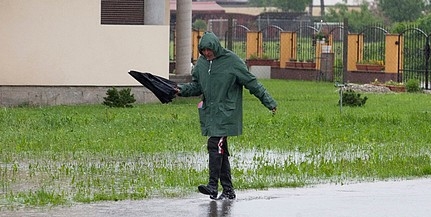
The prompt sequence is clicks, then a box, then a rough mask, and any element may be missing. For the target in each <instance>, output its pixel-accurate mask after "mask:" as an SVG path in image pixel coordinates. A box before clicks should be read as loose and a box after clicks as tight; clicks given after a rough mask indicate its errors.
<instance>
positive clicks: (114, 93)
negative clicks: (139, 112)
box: [103, 87, 136, 108]
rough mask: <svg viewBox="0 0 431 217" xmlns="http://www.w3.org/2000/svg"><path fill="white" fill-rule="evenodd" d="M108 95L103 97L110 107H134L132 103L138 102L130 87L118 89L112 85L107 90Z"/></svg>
mask: <svg viewBox="0 0 431 217" xmlns="http://www.w3.org/2000/svg"><path fill="white" fill-rule="evenodd" d="M106 95H107V96H106V97H103V99H104V100H105V101H103V104H104V105H106V106H109V107H119V108H126V107H127V108H130V107H133V105H132V103H134V102H136V99H135V96H134V95H133V94H131V89H130V88H124V89H121V90H120V91H118V89H117V88H115V87H112V88H110V89H108V90H107V91H106Z"/></svg>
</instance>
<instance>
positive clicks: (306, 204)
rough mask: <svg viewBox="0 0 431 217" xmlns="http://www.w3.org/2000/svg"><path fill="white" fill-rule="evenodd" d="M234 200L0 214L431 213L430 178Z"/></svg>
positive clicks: (303, 216)
mask: <svg viewBox="0 0 431 217" xmlns="http://www.w3.org/2000/svg"><path fill="white" fill-rule="evenodd" d="M237 197H238V198H237V199H236V200H234V201H211V200H210V199H209V198H208V197H207V196H205V195H201V194H197V193H196V194H193V195H191V196H189V197H187V198H182V199H151V200H139V201H119V202H103V203H94V204H82V205H75V206H72V207H56V208H53V209H50V210H37V209H29V210H25V211H24V210H20V211H13V212H12V211H5V212H3V211H2V212H1V213H0V216H34V217H36V216H37V217H39V216H56V217H66V216H67V217H78V216H79V217H82V216H92V217H135V216H136V217H137V216H155V217H181V216H184V217H185V216H187V217H190V216H191V217H194V216H199V217H201V216H203V217H220V216H224V217H261V216H271V217H281V216H283V217H284V216H295V217H326V216H327V217H359V216H360V217H362V216H364V217H365V216H366V217H372V216H379V217H381V216H390V217H398V216H399V217H414V216H420V217H425V216H431V178H428V179H415V180H403V181H385V182H383V181H379V182H372V183H357V184H348V185H334V184H325V185H317V186H313V187H306V188H296V189H295V188H287V189H269V190H259V191H255V190H252V191H240V192H237Z"/></svg>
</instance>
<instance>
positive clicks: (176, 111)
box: [0, 80, 431, 209]
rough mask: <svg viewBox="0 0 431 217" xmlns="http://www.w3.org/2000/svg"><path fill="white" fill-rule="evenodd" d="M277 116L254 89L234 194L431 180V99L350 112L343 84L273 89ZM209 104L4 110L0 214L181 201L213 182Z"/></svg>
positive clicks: (418, 97)
mask: <svg viewBox="0 0 431 217" xmlns="http://www.w3.org/2000/svg"><path fill="white" fill-rule="evenodd" d="M262 82H263V84H264V85H265V87H267V88H268V90H269V91H270V93H271V94H272V95H273V96H274V98H275V99H276V100H277V101H278V103H279V106H278V109H277V114H276V115H275V116H272V115H271V113H270V112H268V109H266V108H265V107H263V106H262V104H261V103H260V102H259V101H258V100H257V99H256V98H255V97H254V96H252V95H250V94H249V93H248V92H247V91H245V92H244V134H243V135H242V136H238V137H230V138H229V145H230V147H229V148H230V152H231V154H232V155H231V164H232V169H233V171H232V175H233V181H234V185H235V188H236V189H238V190H242V189H259V188H269V187H290V186H294V187H297V186H304V185H308V184H316V183H328V182H330V183H348V182H352V181H353V182H358V181H373V180H382V179H393V178H395V179H403V178H412V177H423V176H428V175H430V174H431V158H430V155H431V152H430V150H431V143H430V141H431V134H430V133H429V123H430V122H431V109H430V108H431V101H430V100H429V95H428V94H423V93H412V94H410V93H408V94H407V93H401V94H377V93H376V94H373V93H367V96H369V100H368V101H367V106H363V107H355V108H352V107H346V108H345V109H344V110H343V113H341V114H340V112H339V110H338V106H337V105H336V103H334V102H336V100H338V98H339V95H338V93H337V92H336V88H334V86H333V84H331V83H325V82H305V81H287V80H262ZM198 102H199V98H181V97H179V98H176V99H175V100H174V101H173V102H172V103H170V104H161V103H151V104H138V105H135V106H134V107H133V108H130V109H109V108H107V107H105V106H103V105H81V106H53V107H21V108H1V109H0V128H1V129H2V130H1V131H0V138H1V147H2V148H1V149H0V209H6V208H19V207H22V206H53V205H59V204H73V203H75V202H85V203H87V202H94V201H100V200H112V201H115V200H124V199H142V198H151V197H181V196H184V195H187V194H190V193H191V192H196V191H197V190H196V186H197V185H199V184H203V183H206V182H207V173H208V170H207V153H206V138H205V137H203V136H201V134H200V129H199V120H198V115H197V109H196V104H197V103H198Z"/></svg>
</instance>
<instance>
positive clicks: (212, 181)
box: [207, 137, 233, 192]
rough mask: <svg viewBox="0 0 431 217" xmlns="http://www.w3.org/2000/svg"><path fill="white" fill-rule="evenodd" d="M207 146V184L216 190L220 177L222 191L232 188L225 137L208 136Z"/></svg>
mask: <svg viewBox="0 0 431 217" xmlns="http://www.w3.org/2000/svg"><path fill="white" fill-rule="evenodd" d="M207 147H208V155H209V163H208V168H209V181H208V186H209V187H211V188H213V189H214V190H216V191H217V189H218V180H219V179H220V184H221V186H222V187H223V192H229V191H231V190H233V186H232V177H231V173H230V163H229V158H228V157H229V150H228V145H227V137H210V138H209V139H208V144H207Z"/></svg>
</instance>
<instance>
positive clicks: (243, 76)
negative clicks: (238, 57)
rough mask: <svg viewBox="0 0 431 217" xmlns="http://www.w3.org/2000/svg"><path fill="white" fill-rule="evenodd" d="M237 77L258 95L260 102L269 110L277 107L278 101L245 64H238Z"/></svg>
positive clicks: (250, 90)
mask: <svg viewBox="0 0 431 217" xmlns="http://www.w3.org/2000/svg"><path fill="white" fill-rule="evenodd" d="M236 67H237V68H238V72H239V73H238V74H237V79H238V81H239V83H240V84H241V85H243V86H244V87H245V88H246V89H247V90H249V92H250V94H253V95H254V96H256V97H257V98H258V99H259V100H260V102H261V103H262V104H263V105H264V106H265V107H266V108H268V109H269V110H272V109H274V108H276V107H277V102H276V101H275V100H274V99H273V98H272V96H271V95H270V94H269V92H268V90H266V88H265V87H264V86H263V85H262V84H261V83H260V82H259V81H258V80H257V79H256V77H255V76H254V75H253V74H251V73H250V72H249V71H248V69H247V66H246V65H245V64H238V65H237V66H236Z"/></svg>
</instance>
